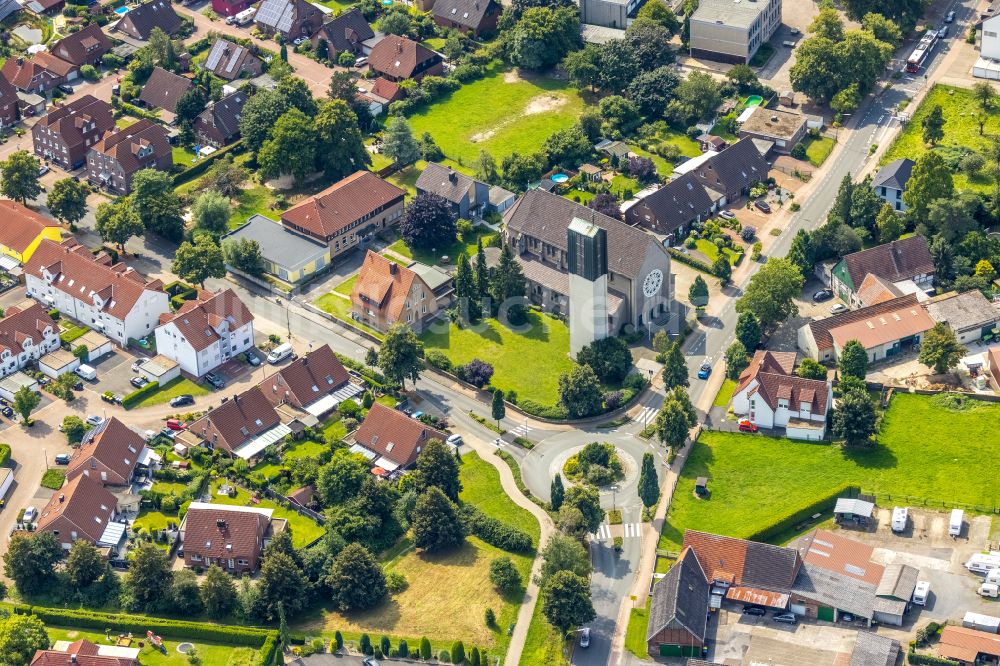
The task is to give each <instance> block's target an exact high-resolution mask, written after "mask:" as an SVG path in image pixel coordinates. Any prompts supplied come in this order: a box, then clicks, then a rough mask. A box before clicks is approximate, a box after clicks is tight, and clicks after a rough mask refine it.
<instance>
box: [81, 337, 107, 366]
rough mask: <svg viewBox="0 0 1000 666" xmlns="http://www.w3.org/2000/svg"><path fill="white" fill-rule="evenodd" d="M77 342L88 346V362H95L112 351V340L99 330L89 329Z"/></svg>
mask: <svg viewBox="0 0 1000 666" xmlns="http://www.w3.org/2000/svg"><path fill="white" fill-rule="evenodd" d="M76 344H78V345H83V346H84V347H86V348H87V363H94V362H95V361H97V359H99V358H101V357H102V356H104V355H105V354H110V353H111V351H112V347H111V340H109V339H108V338H107V337H105V336H103V335H101V334H100V333H98V332H97V331H87V332H86V333H84V334H83V335H82V336H80V338H79V339H77V341H76Z"/></svg>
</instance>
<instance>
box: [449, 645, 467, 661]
mask: <svg viewBox="0 0 1000 666" xmlns="http://www.w3.org/2000/svg"><path fill="white" fill-rule="evenodd" d="M451 658H452V661H454V662H455V663H456V664H461V663H462V662H464V661H465V645H463V644H462V641H455V642H454V643H452V644H451Z"/></svg>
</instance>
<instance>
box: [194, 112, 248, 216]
mask: <svg viewBox="0 0 1000 666" xmlns="http://www.w3.org/2000/svg"><path fill="white" fill-rule="evenodd" d="M245 108H246V107H244V109H245ZM244 113H245V111H244ZM244 140H245V139H244ZM246 180H247V170H246V169H244V168H243V167H241V166H240V165H238V164H236V163H235V162H234V161H233V156H232V154H230V153H226V154H225V155H224V156H222V157H221V158H220V159H218V160H216V161H215V163H214V164H213V165H212V166H211V168H209V170H208V173H207V174H206V175H205V177H204V178H202V179H201V182H200V183H199V186H200V187H202V188H204V189H209V190H215V191H216V192H218V193H219V194H221V195H222V196H224V197H228V198H229V199H234V198H236V197H237V196H238V195H239V194H240V192H242V191H243V183H245V182H246Z"/></svg>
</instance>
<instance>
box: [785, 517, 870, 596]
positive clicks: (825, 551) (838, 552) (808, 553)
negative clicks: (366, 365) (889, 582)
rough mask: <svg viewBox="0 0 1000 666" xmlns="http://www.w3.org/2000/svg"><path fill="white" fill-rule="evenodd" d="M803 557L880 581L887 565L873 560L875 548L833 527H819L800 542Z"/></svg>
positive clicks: (828, 568)
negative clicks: (821, 528) (819, 528)
mask: <svg viewBox="0 0 1000 666" xmlns="http://www.w3.org/2000/svg"><path fill="white" fill-rule="evenodd" d="M798 550H799V554H800V555H801V556H802V560H803V561H805V562H808V563H809V564H812V565H815V566H818V567H820V568H822V569H826V570H828V571H832V572H834V573H838V574H841V575H844V576H850V577H851V578H854V579H856V580H863V581H866V582H868V583H871V584H872V585H878V584H879V582H880V581H881V580H882V574H883V573H885V567H883V566H882V565H881V564H877V563H875V562H872V555H873V554H874V552H875V549H874V548H873V547H871V546H869V545H868V544H864V543H861V542H860V541H855V540H854V539H848V538H847V537H844V536H841V535H839V534H836V533H834V532H830V531H829V530H816V531H814V532H813V533H812V534H809V535H808V536H806V538H805V539H803V541H802V545H800V546H799V549H798Z"/></svg>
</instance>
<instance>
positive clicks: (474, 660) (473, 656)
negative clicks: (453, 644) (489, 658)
mask: <svg viewBox="0 0 1000 666" xmlns="http://www.w3.org/2000/svg"><path fill="white" fill-rule="evenodd" d="M481 665H482V660H481V658H480V656H479V648H477V647H475V646H473V647H472V651H471V652H469V666H481Z"/></svg>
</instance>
